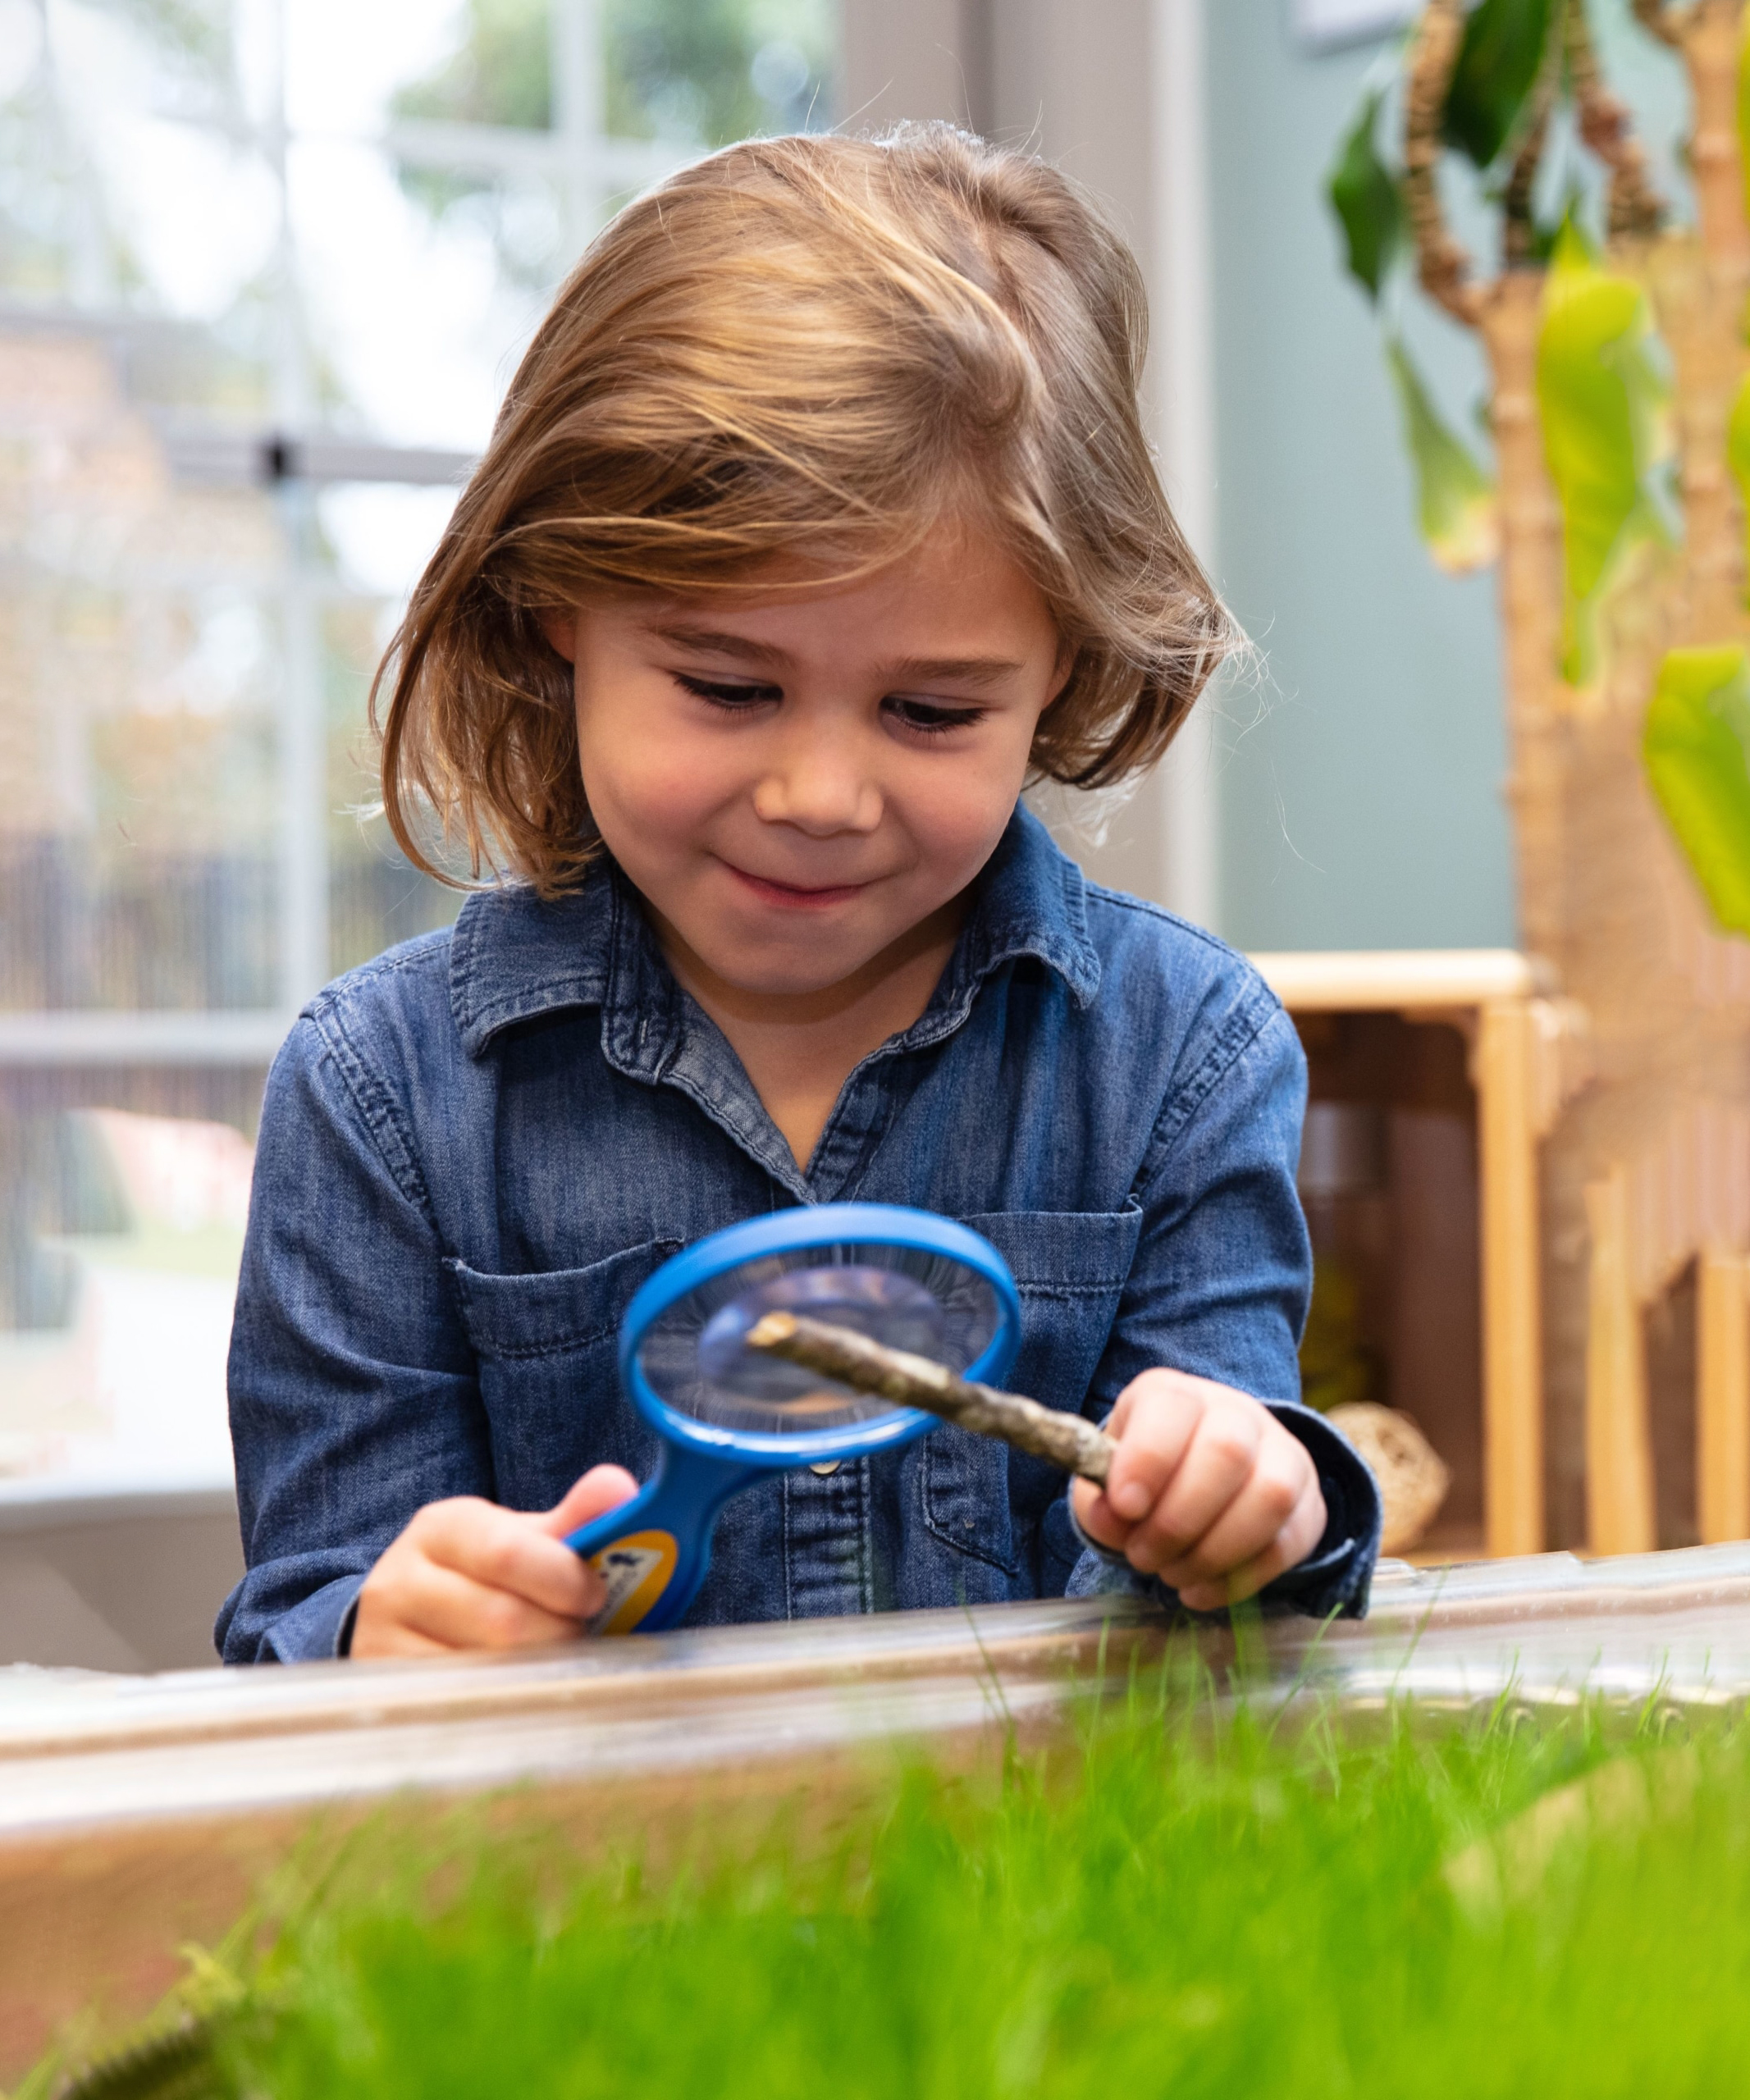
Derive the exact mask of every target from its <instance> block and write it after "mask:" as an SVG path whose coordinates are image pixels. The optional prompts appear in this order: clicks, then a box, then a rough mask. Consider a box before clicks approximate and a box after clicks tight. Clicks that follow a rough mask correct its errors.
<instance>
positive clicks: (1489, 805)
mask: <svg viewBox="0 0 1750 2100" xmlns="http://www.w3.org/2000/svg"><path fill="white" fill-rule="evenodd" d="M1286 17H1287V9H1286V7H1279V6H1278V5H1277V4H1276V0H1228V4H1225V5H1223V4H1218V5H1216V6H1214V7H1211V8H1209V12H1208V16H1207V17H1206V20H1207V24H1208V28H1207V35H1208V50H1209V98H1210V99H1209V116H1210V121H1209V153H1210V170H1209V195H1210V208H1211V215H1212V221H1213V224H1212V228H1211V235H1212V241H1211V245H1212V253H1213V267H1214V276H1215V373H1216V394H1217V416H1218V454H1217V456H1218V489H1217V515H1218V536H1217V546H1218V550H1219V551H1218V568H1219V570H1220V573H1221V578H1222V586H1223V588H1224V589H1225V591H1226V592H1227V596H1228V598H1229V600H1231V603H1232V605H1233V606H1234V609H1235V610H1236V612H1237V613H1238V614H1239V615H1240V618H1241V619H1242V620H1243V621H1244V622H1245V625H1246V627H1247V628H1248V630H1249V632H1250V633H1251V634H1252V636H1253V637H1254V640H1255V641H1257V643H1258V644H1259V648H1260V649H1261V651H1263V673H1262V676H1261V677H1260V678H1258V679H1256V680H1254V682H1253V683H1251V684H1250V686H1242V687H1240V688H1238V689H1237V690H1231V691H1229V692H1225V693H1223V694H1222V695H1220V696H1217V699H1216V705H1218V708H1219V709H1220V710H1221V714H1222V719H1221V720H1220V721H1219V722H1218V724H1217V742H1218V750H1219V751H1220V753H1221V759H1220V765H1219V770H1220V774H1221V781H1222V813H1221V818H1222V820H1221V848H1220V854H1221V858H1220V871H1219V897H1220V906H1219V914H1220V921H1221V930H1222V933H1223V934H1225V935H1226V936H1227V938H1229V939H1230V940H1232V941H1234V942H1236V943H1238V944H1239V945H1240V946H1241V947H1250V948H1285V947H1444V946H1453V947H1484V946H1493V945H1496V944H1506V943H1510V941H1511V940H1512V939H1513V938H1514V923H1513V900H1512V877H1511V866H1510V838H1509V830H1508V824H1507V819H1506V810H1505V807H1504V806H1503V804H1502V801H1501V793H1500V787H1501V779H1502V776H1503V774H1504V772H1505V769H1506V757H1505V749H1504V737H1503V733H1502V727H1501V670H1500V660H1499V643H1498V639H1497V629H1496V619H1495V609H1494V589H1495V582H1494V577H1493V575H1492V573H1485V574H1483V575H1482V576H1480V577H1472V578H1464V579H1463V580H1459V581H1455V580H1454V579H1452V578H1446V577H1443V576H1441V575H1440V574H1438V573H1437V572H1436V571H1435V570H1434V569H1433V568H1432V566H1431V565H1430V564H1429V562H1428V558H1427V555H1425V553H1424V552H1423V548H1422V546H1421V542H1420V541H1419V539H1418V537H1417V536H1416V533H1415V531H1414V512H1413V499H1412V494H1411V488H1410V475H1409V470H1408V468H1407V466H1406V464H1405V459H1404V455H1403V450H1402V447H1401V445H1400V441H1399V431H1398V415H1397V409H1396V403H1395V401H1394V399H1393V398H1392V396H1391V392H1390V390H1389V384H1388V381H1387V377H1386V372H1385V368H1384V366H1383V363H1382V360H1381V357H1380V354H1379V347H1378V332H1377V330H1376V327H1375V325H1374V322H1373V316H1372V314H1371V313H1370V311H1369V310H1368V306H1367V304H1366V301H1365V299H1364V297H1363V296H1362V294H1360V293H1359V290H1356V289H1355V288H1354V287H1353V286H1351V285H1350V283H1349V281H1347V279H1346V277H1345V276H1343V275H1342V273H1341V271H1340V269H1339V267H1338V261H1337V246H1336V235H1335V229H1334V227H1333V225H1332V221H1331V217H1330V214H1329V212H1327V209H1326V207H1325V205H1324V203H1323V197H1322V194H1321V193H1322V190H1323V175H1324V171H1325V169H1326V167H1327V165H1328V163H1329V162H1330V159H1331V156H1332V147H1333V144H1334V142H1335V141H1336V139H1337V137H1338V136H1339V135H1340V133H1341V130H1342V127H1343V126H1344V123H1345V121H1346V118H1347V116H1348V114H1349V112H1350V110H1351V108H1352V107H1353V106H1354V103H1355V98H1356V94H1357V91H1358V89H1359V84H1360V82H1361V80H1362V77H1363V75H1364V73H1365V72H1366V71H1367V69H1368V66H1369V65H1371V64H1372V63H1373V61H1374V58H1375V57H1376V55H1377V47H1373V48H1360V49H1355V50H1349V51H1345V52H1338V53H1335V54H1327V55H1325V56H1322V57H1309V56H1307V55H1305V53H1303V52H1300V51H1299V50H1298V49H1297V48H1295V45H1294V43H1293V42H1292V40H1291V37H1290V35H1289V33H1288V30H1287V27H1286ZM1416 344H1417V349H1418V350H1419V353H1420V354H1421V355H1422V356H1423V359H1424V361H1425V362H1426V363H1428V365H1429V366H1430V367H1431V368H1432V369H1433V370H1434V371H1435V372H1436V373H1437V377H1439V379H1440V380H1441V381H1442V382H1443V383H1444V384H1443V391H1444V393H1445V395H1446V399H1449V400H1451V401H1453V402H1455V403H1463V402H1464V401H1466V400H1469V399H1477V398H1479V397H1480V394H1481V390H1482V371H1481V365H1480V361H1479V360H1478V358H1477V357H1476V355H1475V353H1474V349H1473V347H1472V345H1471V344H1470V343H1469V341H1468V340H1466V339H1465V337H1464V336H1463V334H1462V333H1461V331H1459V330H1458V329H1456V328H1455V327H1452V326H1450V325H1448V324H1446V322H1443V321H1442V320H1439V319H1438V318H1436V319H1433V320H1432V321H1431V322H1428V323H1427V324H1426V325H1424V326H1420V327H1419V328H1418V330H1417V335H1416Z"/></svg>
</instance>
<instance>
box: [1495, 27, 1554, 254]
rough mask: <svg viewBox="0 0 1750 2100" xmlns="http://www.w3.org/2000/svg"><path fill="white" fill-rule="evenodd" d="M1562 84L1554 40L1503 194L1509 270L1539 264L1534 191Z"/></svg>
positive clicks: (1503, 246)
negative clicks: (1553, 110) (1559, 87)
mask: <svg viewBox="0 0 1750 2100" xmlns="http://www.w3.org/2000/svg"><path fill="white" fill-rule="evenodd" d="M1560 80H1561V40H1560V38H1559V37H1551V39H1550V40H1549V43H1548V44H1547V47H1546V48H1545V50H1544V53H1543V57H1542V62H1541V63H1540V65H1539V66H1538V78H1537V81H1536V84H1534V85H1533V89H1532V91H1531V115H1530V118H1529V120H1528V122H1527V124H1526V126H1525V130H1524V136H1523V137H1522V138H1521V139H1520V140H1519V146H1518V148H1517V150H1516V151H1515V153H1514V156H1513V166H1512V167H1511V168H1510V170H1509V171H1508V174H1507V182H1506V188H1505V189H1503V190H1502V192H1501V259H1502V261H1503V262H1504V263H1506V266H1507V267H1508V268H1509V269H1510V270H1523V269H1526V268H1528V267H1532V266H1533V265H1534V264H1535V263H1536V261H1537V252H1536V237H1537V223H1536V219H1535V217H1534V215H1533V211H1532V190H1533V186H1534V185H1535V184H1536V182H1537V180H1538V167H1539V166H1540V165H1541V163H1542V159H1543V148H1544V146H1545V144H1546V143H1547V140H1548V138H1549V132H1550V112H1551V110H1552V109H1553V108H1554V107H1556V88H1557V87H1558V85H1559V84H1560Z"/></svg>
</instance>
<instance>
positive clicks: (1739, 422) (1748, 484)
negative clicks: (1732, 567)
mask: <svg viewBox="0 0 1750 2100" xmlns="http://www.w3.org/2000/svg"><path fill="white" fill-rule="evenodd" d="M1725 463H1726V465H1727V466H1728V467H1729V468H1731V470H1732V478H1733V480H1734V481H1735V482H1737V484H1738V493H1739V499H1740V500H1742V502H1743V506H1744V515H1745V519H1746V523H1747V524H1750V372H1746V373H1745V374H1744V376H1743V379H1741V380H1740V381H1739V386H1738V392H1737V395H1735V396H1734V399H1733V402H1732V413H1731V414H1730V415H1729V417H1728V418H1726V425H1725ZM1744 566H1745V569H1746V572H1747V573H1750V538H1747V540H1746V544H1745V548H1744Z"/></svg>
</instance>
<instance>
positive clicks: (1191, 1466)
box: [1124, 1401, 1280, 1575]
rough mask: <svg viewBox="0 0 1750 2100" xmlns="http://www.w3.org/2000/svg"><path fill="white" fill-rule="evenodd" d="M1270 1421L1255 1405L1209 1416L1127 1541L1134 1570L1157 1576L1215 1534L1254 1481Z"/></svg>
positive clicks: (1127, 1553) (1207, 1411)
mask: <svg viewBox="0 0 1750 2100" xmlns="http://www.w3.org/2000/svg"><path fill="white" fill-rule="evenodd" d="M1269 1420H1270V1418H1269V1417H1268V1415H1267V1414H1266V1413H1264V1411H1263V1408H1261V1407H1259V1405H1258V1404H1257V1403H1256V1401H1252V1402H1250V1403H1249V1404H1246V1405H1245V1406H1243V1407H1221V1408H1207V1409H1205V1410H1204V1413H1202V1415H1201V1416H1200V1418H1199V1420H1198V1422H1197V1425H1196V1427H1195V1431H1193V1433H1192V1436H1191V1439H1190V1448H1189V1449H1187V1450H1186V1452H1185V1454H1184V1455H1183V1457H1182V1458H1181V1460H1180V1463H1179V1464H1178V1466H1177V1468H1176V1469H1175V1470H1174V1472H1172V1477H1171V1478H1170V1479H1168V1480H1167V1482H1166V1484H1165V1486H1163V1489H1162V1491H1161V1492H1160V1494H1159V1495H1158V1497H1157V1498H1156V1500H1155V1503H1154V1508H1153V1509H1150V1510H1149V1513H1148V1514H1147V1515H1146V1516H1145V1518H1143V1519H1142V1520H1141V1522H1140V1523H1138V1525H1137V1526H1136V1527H1135V1530H1134V1531H1133V1532H1131V1535H1130V1537H1129V1538H1128V1539H1127V1540H1126V1541H1125V1546H1124V1552H1125V1557H1126V1559H1128V1561H1129V1562H1130V1564H1131V1567H1133V1568H1137V1569H1138V1570H1140V1572H1141V1573H1143V1574H1145V1575H1154V1574H1158V1573H1159V1572H1160V1570H1161V1569H1162V1568H1164V1567H1166V1566H1167V1564H1168V1563H1169V1562H1171V1561H1176V1560H1178V1559H1180V1558H1181V1556H1182V1555H1184V1554H1186V1552H1188V1551H1189V1550H1190V1549H1191V1548H1193V1547H1195V1545H1197V1543H1198V1542H1199V1541H1200V1540H1201V1539H1203V1538H1204V1537H1205V1536H1207V1535H1208V1533H1209V1532H1210V1531H1212V1530H1213V1528H1214V1526H1215V1524H1216V1523H1217V1521H1218V1518H1220V1517H1221V1516H1222V1513H1224V1512H1225V1511H1226V1510H1227V1508H1228V1507H1229V1505H1230V1504H1231V1503H1233V1502H1234V1501H1235V1500H1236V1498H1237V1497H1238V1496H1239V1495H1241V1492H1242V1491H1243V1490H1244V1489H1245V1486H1246V1483H1247V1482H1248V1481H1250V1479H1251V1477H1252V1474H1253V1472H1254V1468H1255V1467H1256V1464H1257V1462H1258V1455H1259V1445H1260V1443H1261V1441H1262V1440H1263V1431H1264V1429H1265V1427H1267V1426H1268V1424H1269ZM1278 1521H1280V1518H1279V1519H1278Z"/></svg>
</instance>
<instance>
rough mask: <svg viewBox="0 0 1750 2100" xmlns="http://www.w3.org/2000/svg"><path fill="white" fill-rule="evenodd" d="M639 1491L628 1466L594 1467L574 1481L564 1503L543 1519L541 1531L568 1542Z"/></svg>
mask: <svg viewBox="0 0 1750 2100" xmlns="http://www.w3.org/2000/svg"><path fill="white" fill-rule="evenodd" d="M637 1491H638V1484H637V1481H635V1480H634V1479H633V1477H632V1475H631V1474H630V1473H628V1472H627V1470H626V1468H624V1466H592V1467H591V1468H590V1469H589V1471H588V1472H587V1473H585V1474H584V1475H583V1478H582V1479H581V1480H577V1481H573V1483H572V1484H571V1486H569V1488H568V1489H567V1490H566V1491H565V1495H564V1500H562V1501H560V1503H559V1504H557V1505H556V1506H555V1508H553V1509H549V1510H547V1511H546V1513H545V1514H544V1515H543V1516H542V1517H541V1518H540V1519H539V1523H540V1525H541V1530H542V1531H544V1532H551V1534H552V1536H554V1537H555V1538H556V1539H562V1538H567V1537H569V1536H570V1534H571V1533H572V1532H576V1531H581V1530H582V1529H583V1526H584V1525H586V1524H588V1523H593V1522H594V1521H595V1519H596V1518H597V1517H602V1516H605V1515H606V1514H607V1513H608V1511H609V1510H610V1509H619V1505H620V1504H621V1503H623V1502H629V1501H630V1500H632V1498H633V1495H636V1494H637Z"/></svg>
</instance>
